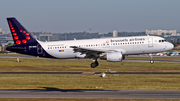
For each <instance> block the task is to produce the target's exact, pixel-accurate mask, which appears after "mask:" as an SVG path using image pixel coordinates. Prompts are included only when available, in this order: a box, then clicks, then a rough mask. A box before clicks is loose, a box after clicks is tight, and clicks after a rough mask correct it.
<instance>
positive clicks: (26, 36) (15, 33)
mask: <svg viewBox="0 0 180 101" xmlns="http://www.w3.org/2000/svg"><path fill="white" fill-rule="evenodd" d="M7 21H8V24H9V28H10V31H11V34H12V38H13V40H14V44H16V45H21V46H24V45H27V44H32V43H35V42H36V43H37V41H36V39H35V38H34V37H33V36H32V35H31V34H30V33H29V32H28V31H27V30H26V29H25V28H24V27H23V26H22V25H21V24H20V23H19V22H18V21H17V20H16V18H14V17H12V18H7Z"/></svg>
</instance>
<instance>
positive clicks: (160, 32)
mask: <svg viewBox="0 0 180 101" xmlns="http://www.w3.org/2000/svg"><path fill="white" fill-rule="evenodd" d="M146 34H153V35H163V36H164V37H170V36H180V34H179V33H177V31H176V30H161V29H159V30H146Z"/></svg>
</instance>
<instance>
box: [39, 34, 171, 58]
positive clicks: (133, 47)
mask: <svg viewBox="0 0 180 101" xmlns="http://www.w3.org/2000/svg"><path fill="white" fill-rule="evenodd" d="M39 43H40V45H41V46H42V48H43V49H44V50H45V51H46V52H47V53H48V54H50V55H51V56H53V57H55V58H79V57H81V55H84V54H81V53H80V52H74V49H73V48H71V46H77V47H80V48H85V49H88V50H93V51H94V50H96V51H104V52H109V51H114V50H115V51H121V52H122V54H123V55H130V54H145V53H156V52H163V51H167V50H170V49H172V48H173V47H174V46H173V45H172V44H171V43H169V42H166V41H165V39H164V38H161V37H158V36H134V37H112V38H101V39H87V40H71V41H56V42H40V41H39Z"/></svg>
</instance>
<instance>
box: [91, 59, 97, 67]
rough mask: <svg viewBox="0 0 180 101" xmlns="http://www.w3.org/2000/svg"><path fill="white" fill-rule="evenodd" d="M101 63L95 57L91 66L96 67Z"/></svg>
mask: <svg viewBox="0 0 180 101" xmlns="http://www.w3.org/2000/svg"><path fill="white" fill-rule="evenodd" d="M98 65H99V63H98V62H97V59H95V60H94V59H93V62H92V63H91V68H95V67H97V66H98Z"/></svg>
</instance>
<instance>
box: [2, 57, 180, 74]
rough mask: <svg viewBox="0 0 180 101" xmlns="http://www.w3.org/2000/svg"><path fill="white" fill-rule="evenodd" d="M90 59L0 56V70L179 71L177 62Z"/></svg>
mask: <svg viewBox="0 0 180 101" xmlns="http://www.w3.org/2000/svg"><path fill="white" fill-rule="evenodd" d="M91 62H92V60H90V59H85V60H77V59H42V58H20V62H19V63H17V62H16V58H2V57H0V70H1V72H106V71H109V70H111V71H116V72H180V66H179V63H167V62H155V63H154V64H150V63H149V62H129V61H122V62H107V61H104V60H99V64H100V65H99V66H98V67H97V68H91V67H90V63H91Z"/></svg>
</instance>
